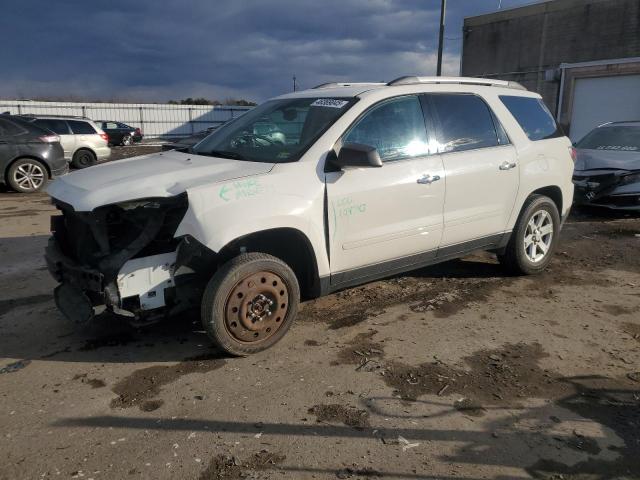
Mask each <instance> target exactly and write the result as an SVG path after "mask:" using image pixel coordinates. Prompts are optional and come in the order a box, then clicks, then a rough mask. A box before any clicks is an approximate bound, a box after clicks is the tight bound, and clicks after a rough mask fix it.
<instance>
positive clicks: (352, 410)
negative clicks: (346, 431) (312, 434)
mask: <svg viewBox="0 0 640 480" xmlns="http://www.w3.org/2000/svg"><path fill="white" fill-rule="evenodd" d="M309 413H311V414H313V415H315V416H316V419H317V421H318V422H325V423H343V424H344V425H347V426H348V427H353V428H356V429H364V428H366V427H368V426H369V413H368V412H366V411H365V410H360V409H358V408H356V407H352V406H344V405H340V404H337V403H332V404H329V405H322V404H321V405H314V406H313V407H311V408H310V409H309Z"/></svg>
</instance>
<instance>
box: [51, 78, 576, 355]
mask: <svg viewBox="0 0 640 480" xmlns="http://www.w3.org/2000/svg"><path fill="white" fill-rule="evenodd" d="M292 111H295V112H297V113H296V114H295V115H293V114H287V113H286V112H292ZM265 123H271V124H273V126H274V127H275V128H274V131H286V132H288V133H287V142H286V143H281V142H279V141H276V140H272V139H270V138H268V137H265V136H264V135H262V134H258V133H254V132H255V129H254V127H255V126H256V124H258V125H260V128H262V127H263V126H264V125H265ZM292 126H295V128H291V127H292ZM296 132H297V133H296ZM572 150H573V147H572V146H571V142H570V141H569V139H567V138H566V137H565V136H564V135H563V134H562V133H561V131H560V130H559V129H558V127H557V126H556V123H555V121H554V119H553V116H552V115H551V114H550V113H549V111H548V110H547V109H546V107H545V106H544V104H543V103H542V100H541V97H540V95H538V94H536V93H532V92H528V91H526V90H525V89H524V88H523V87H522V86H520V85H518V84H515V83H512V82H505V81H498V80H486V79H472V78H455V77H454V78H447V77H402V78H400V79H397V80H394V81H392V82H390V83H388V84H382V83H372V84H331V85H325V86H322V87H319V88H314V89H309V90H305V91H299V92H294V93H290V94H287V95H283V96H281V97H277V98H275V99H273V100H271V101H268V102H266V103H264V104H262V105H261V106H258V107H256V108H254V109H252V110H250V111H248V112H247V113H245V114H244V115H242V116H241V117H239V118H237V119H235V120H234V121H233V122H230V123H227V124H225V125H224V126H222V127H220V128H219V129H218V130H216V131H215V132H214V133H212V134H211V135H209V136H208V137H207V138H206V139H204V140H203V141H202V142H200V143H199V144H197V145H196V146H195V147H193V148H191V150H190V151H189V152H188V153H186V152H179V151H169V152H160V153H157V154H153V155H147V156H144V157H140V158H138V159H130V160H128V161H126V162H113V163H109V164H105V165H100V166H98V167H96V168H95V169H92V171H91V172H88V171H79V172H75V173H73V174H71V175H68V176H66V177H63V178H62V179H60V180H57V181H56V182H54V183H53V184H52V185H51V186H50V187H49V189H48V192H49V194H50V195H51V197H52V201H53V202H54V204H55V205H56V206H57V207H58V208H59V210H60V213H61V214H60V215H59V216H57V217H54V218H53V221H52V227H53V232H54V235H53V237H52V238H51V240H50V243H49V246H48V248H47V251H46V258H47V262H48V266H49V270H50V271H51V273H52V274H53V276H54V278H55V279H56V280H57V281H58V282H60V285H59V286H58V287H57V288H56V290H55V298H56V302H57V305H58V307H59V308H60V310H61V311H62V312H63V313H64V314H65V315H67V316H68V317H69V318H72V319H75V320H76V321H87V320H89V319H90V318H91V317H92V315H93V311H94V310H93V309H94V308H104V306H106V308H108V309H109V310H112V311H113V312H116V313H119V314H123V315H127V316H128V317H129V318H133V319H135V321H136V322H150V321H153V320H154V319H157V318H164V317H165V316H168V315H173V314H176V313H177V312H179V311H184V310H186V309H189V308H193V307H196V308H199V309H200V311H201V317H202V323H203V326H204V329H205V330H206V331H207V332H208V334H209V336H210V337H211V339H212V340H213V342H214V343H215V344H216V345H217V346H218V347H219V348H221V349H222V350H224V351H226V352H229V353H231V354H234V355H247V354H251V353H254V352H258V351H260V350H263V349H265V348H267V347H270V346H271V345H273V344H274V343H276V342H277V341H278V340H280V339H281V338H282V337H283V335H284V334H285V332H286V331H287V329H288V328H289V327H290V326H291V323H292V322H293V320H294V319H295V317H296V315H297V312H298V306H299V302H300V300H301V299H303V300H304V299H309V298H314V297H318V296H320V295H325V294H328V293H330V292H335V291H337V290H340V289H343V288H345V287H349V286H352V285H358V284H362V283H366V282H369V281H372V280H375V279H378V278H382V277H386V276H389V275H394V274H398V273H400V272H404V271H408V270H413V269H416V268H419V267H423V266H425V265H430V264H433V263H438V262H442V261H445V260H449V259H452V258H457V257H461V256H463V255H466V254H467V253H469V252H471V251H473V250H489V251H492V252H495V253H497V255H498V258H499V260H500V262H501V263H502V264H504V266H505V267H506V268H507V269H508V270H509V271H512V272H517V273H520V274H535V273H539V272H541V271H542V270H544V269H545V267H546V266H547V265H548V264H549V261H550V260H551V257H552V255H553V252H554V250H555V247H556V244H557V242H558V237H559V234H560V228H561V225H562V222H563V220H564V219H565V218H566V216H567V214H568V212H569V209H570V207H571V202H572V198H573V183H572V182H571V176H572V173H573V166H574V165H573V158H572ZM445 184H446V188H445Z"/></svg>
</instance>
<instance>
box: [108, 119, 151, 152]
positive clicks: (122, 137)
mask: <svg viewBox="0 0 640 480" xmlns="http://www.w3.org/2000/svg"><path fill="white" fill-rule="evenodd" d="M97 123H98V124H99V125H100V126H101V127H102V130H103V131H104V132H106V134H107V135H108V136H109V144H110V145H124V146H127V145H131V144H133V143H134V142H141V141H142V131H141V130H140V129H139V128H137V127H130V126H129V125H127V124H126V123H122V122H114V121H112V120H98V122H97Z"/></svg>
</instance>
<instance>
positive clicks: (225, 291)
mask: <svg viewBox="0 0 640 480" xmlns="http://www.w3.org/2000/svg"><path fill="white" fill-rule="evenodd" d="M299 302H300V288H299V286H298V280H297V279H296V276H295V274H294V273H293V271H292V270H291V268H289V266H288V265H287V264H286V263H284V262H283V261H282V260H280V259H278V258H276V257H273V256H271V255H267V254H264V253H244V254H241V255H239V256H237V257H235V258H233V259H232V260H230V261H228V262H227V263H226V264H224V265H223V266H222V267H221V268H220V269H219V270H218V271H217V272H216V274H215V275H214V276H213V278H212V279H211V280H210V281H209V284H208V285H207V287H206V290H205V293H204V297H203V300H202V323H203V326H204V328H205V330H206V331H207V333H208V334H209V336H210V337H211V339H212V340H213V342H214V343H215V344H216V346H218V347H219V348H221V349H222V350H224V351H225V352H228V353H230V354H232V355H239V356H243V355H250V354H252V353H256V352H259V351H262V350H265V349H267V348H269V347H271V346H272V345H274V344H275V343H276V342H278V341H279V340H280V339H281V338H282V337H283V336H284V334H285V333H287V330H289V327H290V326H291V324H292V323H293V321H294V319H295V317H296V315H297V313H298V304H299Z"/></svg>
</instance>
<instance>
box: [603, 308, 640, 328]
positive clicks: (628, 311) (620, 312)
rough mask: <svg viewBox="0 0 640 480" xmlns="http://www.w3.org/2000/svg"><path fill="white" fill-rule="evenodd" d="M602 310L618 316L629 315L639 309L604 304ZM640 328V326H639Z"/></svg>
mask: <svg viewBox="0 0 640 480" xmlns="http://www.w3.org/2000/svg"><path fill="white" fill-rule="evenodd" d="M602 310H603V311H604V312H606V313H608V314H609V315H613V316H614V317H618V316H620V315H629V314H632V313H635V312H637V311H638V308H637V307H635V308H629V307H623V306H622V305H602ZM639 330H640V326H639Z"/></svg>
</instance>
